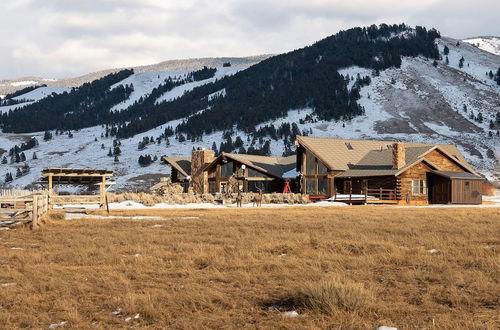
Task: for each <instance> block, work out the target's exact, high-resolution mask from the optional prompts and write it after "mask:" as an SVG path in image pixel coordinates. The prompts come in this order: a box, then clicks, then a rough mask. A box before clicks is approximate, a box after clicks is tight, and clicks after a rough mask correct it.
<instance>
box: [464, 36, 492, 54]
mask: <svg viewBox="0 0 500 330" xmlns="http://www.w3.org/2000/svg"><path fill="white" fill-rule="evenodd" d="M464 42H467V43H469V44H471V45H473V46H476V47H478V48H480V49H482V50H485V51H487V52H490V53H492V54H495V55H500V38H498V37H476V38H469V39H464Z"/></svg>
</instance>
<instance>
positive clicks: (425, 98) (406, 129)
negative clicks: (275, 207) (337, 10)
mask: <svg viewBox="0 0 500 330" xmlns="http://www.w3.org/2000/svg"><path fill="white" fill-rule="evenodd" d="M456 44H457V40H454V39H451V38H445V37H443V38H442V39H440V40H438V46H439V49H440V51H441V52H443V49H444V47H445V46H448V48H449V50H450V52H449V54H448V55H447V56H448V60H449V64H446V56H445V55H444V54H443V60H441V61H438V63H437V66H436V67H435V66H434V65H433V63H432V60H427V59H425V58H420V57H418V58H403V61H402V65H401V68H391V69H388V70H385V71H381V72H380V75H378V76H377V75H375V74H374V73H373V72H372V70H369V69H366V68H360V67H350V68H344V69H341V70H340V73H341V74H343V75H344V76H347V75H349V76H350V77H355V76H356V75H357V74H358V73H360V75H361V76H365V75H370V76H371V78H372V82H371V84H370V85H368V86H365V87H362V88H361V91H360V94H361V99H360V100H359V103H360V105H362V106H363V107H364V108H365V112H366V114H365V115H364V116H360V117H355V118H354V119H353V120H352V121H347V122H327V121H320V120H317V118H315V115H314V114H313V111H312V109H291V110H290V111H289V113H288V115H287V116H286V117H285V118H280V119H278V120H273V121H272V122H271V121H270V122H266V123H262V124H260V125H259V126H258V127H257V129H258V128H259V127H262V126H265V125H273V126H274V127H278V126H279V125H280V124H281V123H296V124H297V125H298V127H299V129H300V130H301V131H306V132H309V134H311V135H313V136H324V137H341V138H360V139H370V138H371V139H387V140H402V141H414V142H429V143H453V144H456V145H458V147H459V149H460V150H461V151H462V152H463V153H464V155H465V156H466V157H467V159H468V160H469V162H470V163H471V164H472V165H473V166H474V167H475V168H476V169H478V170H479V171H480V172H481V173H483V174H484V175H485V176H486V177H487V178H488V179H490V180H492V181H496V182H500V168H499V165H498V159H500V137H497V136H496V133H497V130H498V129H499V128H500V127H499V126H498V125H496V126H494V128H493V129H490V120H495V116H496V115H497V113H498V111H499V110H500V86H498V85H497V84H496V83H495V82H494V81H493V80H492V79H490V78H489V77H488V76H487V75H486V73H487V72H489V71H490V70H491V71H496V70H497V69H498V68H500V56H496V55H493V54H491V53H489V52H485V51H483V50H481V49H479V48H477V47H475V46H473V45H470V44H467V43H460V45H459V46H457V45H456ZM462 57H463V58H464V65H463V67H462V68H460V67H459V61H460V59H461V58H462ZM242 69H243V68H241V67H229V68H221V67H219V69H218V71H217V73H216V76H215V77H214V78H211V79H207V80H204V81H200V82H196V84H195V85H196V86H198V85H202V84H206V83H208V82H209V81H212V80H213V79H216V78H217V77H221V76H223V75H230V74H234V73H235V72H237V71H238V70H242ZM187 72H188V71H155V72H154V73H153V72H152V73H148V74H143V73H136V74H134V75H133V76H131V77H129V78H127V79H125V80H123V81H122V82H120V83H118V84H133V85H134V93H132V95H131V96H130V98H129V100H127V101H125V102H124V103H123V104H121V105H118V106H116V107H115V109H124V108H126V107H127V106H128V105H130V104H132V103H133V102H134V100H137V99H139V98H140V97H141V96H143V95H146V94H149V93H150V92H151V90H152V89H153V88H155V86H157V85H158V84H159V83H161V82H162V81H163V80H164V79H165V78H166V77H169V76H173V77H175V76H178V75H183V74H186V73H187ZM158 77H159V78H158ZM353 84H354V80H352V81H351V84H349V88H352V87H353ZM194 87H195V86H194V85H193V83H188V84H185V85H182V86H179V87H177V88H175V89H173V90H171V91H169V92H167V93H165V94H164V95H163V96H162V97H160V99H161V100H168V99H172V98H174V97H176V96H179V95H182V93H184V92H185V91H186V90H190V89H192V88H194ZM217 93H221V94H222V95H224V93H225V91H224V90H221V91H219V92H217ZM207 96H209V95H207ZM209 97H210V96H209ZM160 99H159V100H160ZM479 114H481V116H482V118H483V119H482V121H480V120H478V117H479ZM306 116H307V117H306ZM311 117H312V120H310V118H311ZM185 119H186V118H184V119H179V120H175V121H171V122H168V123H166V124H164V125H162V126H160V127H157V128H154V129H152V130H149V131H147V132H145V133H141V134H138V135H136V136H134V137H132V138H128V139H123V140H121V146H120V149H121V155H120V156H119V160H118V162H114V159H113V157H108V156H107V154H108V150H109V148H111V147H112V146H113V138H112V137H108V138H106V137H104V136H105V128H103V127H101V126H96V127H91V128H87V129H82V130H79V131H73V132H72V133H73V138H69V137H68V135H67V133H66V134H64V135H54V136H53V139H52V140H50V141H47V142H45V141H43V133H42V132H39V133H34V134H0V149H3V150H9V149H10V148H11V147H13V146H14V145H20V144H21V143H22V142H26V141H27V140H28V139H29V138H30V137H32V136H35V137H36V138H37V140H38V141H39V146H37V147H35V148H34V149H31V150H28V151H26V152H25V154H26V157H27V164H28V165H29V166H30V167H31V172H30V173H29V174H28V175H25V176H22V177H20V178H16V179H15V180H14V181H13V182H12V186H14V187H24V186H26V185H28V184H30V183H31V182H33V181H36V180H37V179H38V177H39V175H40V171H41V170H42V169H43V168H44V167H47V166H52V167H58V166H61V167H96V168H97V167H103V168H113V169H114V170H115V172H116V180H117V185H116V186H115V187H114V188H113V189H127V190H143V189H147V188H148V187H149V186H151V185H152V184H153V183H154V182H155V181H156V180H158V177H160V176H164V175H166V174H168V168H167V167H166V166H165V165H162V164H161V163H160V161H159V159H160V157H161V156H162V155H169V156H183V155H189V154H190V153H191V150H192V149H193V148H197V147H205V148H211V146H212V144H213V143H215V144H216V145H217V146H219V145H220V143H221V142H222V141H223V137H222V135H223V133H222V132H216V133H213V134H210V135H204V136H203V140H202V141H197V142H191V141H184V142H179V141H177V140H175V139H174V137H171V138H170V140H169V142H170V145H167V144H166V141H165V140H162V141H161V142H160V143H159V144H158V143H156V142H155V143H150V144H148V145H147V147H146V149H144V150H140V151H139V150H138V144H139V142H140V141H142V140H143V138H144V137H151V136H152V137H154V138H155V139H156V138H157V137H159V136H160V135H161V134H162V133H163V131H164V129H165V128H166V127H168V126H170V127H173V128H175V127H176V126H177V125H178V124H179V123H181V122H182V121H183V120H185ZM490 132H491V133H492V135H493V136H492V137H490V136H489V133H490ZM236 136H240V137H241V138H242V140H243V142H244V147H245V148H248V147H249V146H250V143H251V142H250V141H249V140H247V134H245V133H244V132H241V131H238V130H236V129H235V133H234V138H235V137H236ZM234 138H233V140H234ZM102 145H104V148H102ZM257 147H258V143H257ZM283 150H284V143H283V141H275V140H272V141H271V151H272V154H274V155H281V153H282V152H283ZM1 152H2V151H1V150H0V153H1ZM33 152H36V154H37V157H38V159H35V160H32V159H31V158H32V154H33ZM145 154H149V155H152V156H153V157H154V156H157V157H158V161H156V162H154V163H153V164H151V165H150V166H148V167H141V166H140V165H139V164H138V157H139V155H145ZM7 158H9V157H7ZM22 166H23V164H22V163H17V164H16V163H13V164H0V182H3V178H4V177H5V174H6V173H7V172H11V173H12V174H13V175H14V176H15V173H16V169H17V168H18V167H19V168H20V167H22Z"/></svg>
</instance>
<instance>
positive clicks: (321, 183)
mask: <svg viewBox="0 0 500 330" xmlns="http://www.w3.org/2000/svg"><path fill="white" fill-rule="evenodd" d="M327 185H328V179H327V178H326V177H318V195H326V192H327Z"/></svg>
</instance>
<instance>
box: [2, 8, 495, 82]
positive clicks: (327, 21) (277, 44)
mask: <svg viewBox="0 0 500 330" xmlns="http://www.w3.org/2000/svg"><path fill="white" fill-rule="evenodd" d="M499 12H500V0H474V1H470V0H467V1H466V0H418V1H414V0H408V1H401V0H280V1H274V0H252V1H250V0H218V1H214V0H212V1H208V0H179V1H172V0H0V13H1V14H2V15H1V19H0V38H1V40H2V41H1V43H0V80H2V79H7V78H15V77H22V76H30V75H33V76H43V77H47V78H56V77H66V76H74V75H80V74H84V73H88V72H91V71H97V70H100V69H106V68H114V67H124V66H134V65H143V64H153V63H156V62H160V61H164V60H169V59H183V58H193V57H213V56H247V55H258V54H266V53H280V52H284V51H289V50H293V49H296V48H300V47H303V46H305V45H308V44H311V43H313V42H315V41H317V40H319V39H321V38H324V37H326V36H328V35H331V34H334V33H336V32H338V31H339V30H341V29H347V28H350V27H354V26H367V25H371V24H373V23H377V24H378V23H382V22H385V23H390V24H392V23H401V22H405V23H407V24H410V25H412V26H414V25H423V26H426V27H429V28H430V27H436V28H437V29H438V30H440V31H441V33H442V35H445V36H450V37H454V38H465V37H471V36H478V35H497V36H499V35H500V23H499V20H498V13H499Z"/></svg>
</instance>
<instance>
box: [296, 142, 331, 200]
mask: <svg viewBox="0 0 500 330" xmlns="http://www.w3.org/2000/svg"><path fill="white" fill-rule="evenodd" d="M305 158H306V161H305V167H306V168H305V170H303V171H302V173H304V174H305V182H304V184H305V193H306V194H309V195H323V196H326V195H328V193H329V189H328V176H327V174H328V168H327V167H326V166H325V165H324V164H323V163H322V162H321V161H320V160H319V159H318V158H316V157H315V156H314V155H313V154H312V153H311V152H309V151H308V150H306V152H305Z"/></svg>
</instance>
